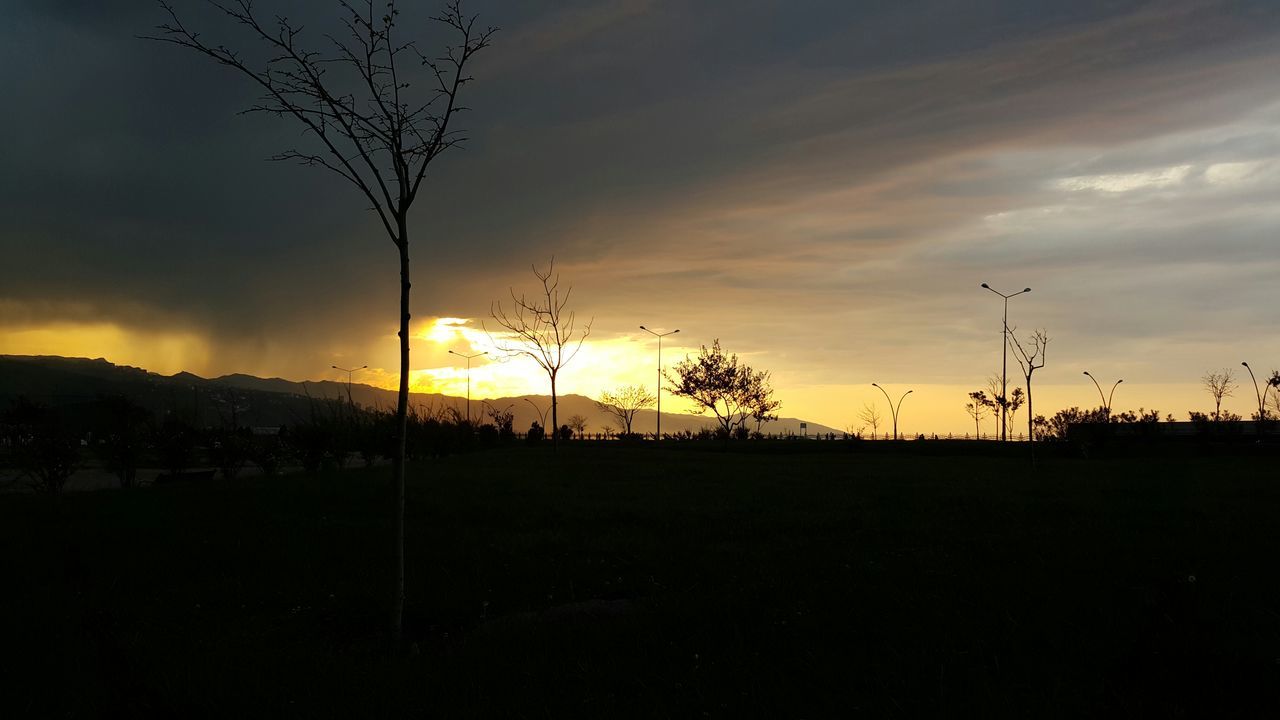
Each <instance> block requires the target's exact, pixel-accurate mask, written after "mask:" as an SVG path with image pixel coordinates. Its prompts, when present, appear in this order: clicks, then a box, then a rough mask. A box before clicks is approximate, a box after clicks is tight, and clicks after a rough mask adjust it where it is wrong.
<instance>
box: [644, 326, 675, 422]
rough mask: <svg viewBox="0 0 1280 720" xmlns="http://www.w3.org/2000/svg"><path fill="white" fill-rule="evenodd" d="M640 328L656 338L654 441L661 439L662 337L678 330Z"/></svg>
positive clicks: (673, 333)
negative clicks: (656, 383)
mask: <svg viewBox="0 0 1280 720" xmlns="http://www.w3.org/2000/svg"><path fill="white" fill-rule="evenodd" d="M640 329H641V330H643V331H645V332H647V333H649V334H650V335H652V336H654V337H656V338H658V429H657V430H656V431H655V432H654V433H653V440H654V442H661V441H662V338H664V337H666V336H668V335H675V334H676V333H678V332H680V331H679V330H671V331H670V332H664V333H657V332H654V331H652V330H650V329H649V328H647V327H645V326H643V325H641V326H640Z"/></svg>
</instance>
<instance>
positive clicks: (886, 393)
mask: <svg viewBox="0 0 1280 720" xmlns="http://www.w3.org/2000/svg"><path fill="white" fill-rule="evenodd" d="M871 385H872V386H873V387H878V388H880V392H882V393H884V399H885V400H887V401H888V402H889V411H890V412H892V413H893V439H894V440H897V439H898V410H900V409H902V401H903V400H906V399H907V396H908V395H910V394H911V393H913V392H915V390H908V391H906V392H904V393H902V397H900V398H898V405H897V407H894V405H893V398H891V397H889V391H888V390H885V389H884V388H882V387H880V385H879V384H877V383H871Z"/></svg>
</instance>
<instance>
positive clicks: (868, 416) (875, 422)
mask: <svg viewBox="0 0 1280 720" xmlns="http://www.w3.org/2000/svg"><path fill="white" fill-rule="evenodd" d="M858 419H860V420H862V422H864V423H866V424H868V425H870V426H871V439H872V440H875V439H876V430H877V429H879V427H880V421H881V420H883V419H884V418H883V417H882V416H881V415H880V411H879V410H878V409H876V404H875V403H874V402H873V403H871V404H870V405H867V404H865V403H864V404H863V405H862V411H861V412H859V413H858Z"/></svg>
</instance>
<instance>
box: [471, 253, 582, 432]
mask: <svg viewBox="0 0 1280 720" xmlns="http://www.w3.org/2000/svg"><path fill="white" fill-rule="evenodd" d="M555 269H556V260H555V258H551V262H550V263H549V264H548V265H547V269H546V271H545V272H544V271H542V270H539V269H538V268H537V267H534V268H533V275H534V277H536V278H538V281H539V282H540V283H541V284H542V290H541V292H539V293H538V294H537V295H535V296H534V297H533V298H532V299H529V298H528V297H527V296H526V295H524V294H523V293H522V294H521V295H520V296H519V297H517V296H516V291H515V290H513V289H512V290H509V292H510V293H511V307H510V308H503V307H502V301H500V300H499V301H496V302H494V303H493V304H492V305H491V306H490V307H489V314H490V315H492V316H493V320H494V322H496V323H497V324H498V325H499V326H500V327H501V328H502V329H503V330H505V331H506V333H505V334H502V335H499V336H497V337H494V335H493V334H492V333H490V334H489V339H490V341H491V342H492V343H493V346H494V347H495V348H497V350H498V352H501V353H503V354H505V355H507V356H508V357H515V356H519V355H523V356H525V357H529V358H532V359H533V361H534V362H536V363H538V366H539V367H541V368H542V369H543V371H544V372H546V373H547V379H549V380H550V381H551V424H552V425H553V426H554V428H553V430H552V433H551V438H552V445H553V446H556V444H557V443H558V442H559V440H558V438H559V435H560V432H559V431H560V418H559V415H558V404H559V403H558V398H557V395H556V379H557V378H558V377H559V375H560V370H561V369H563V368H564V366H565V365H567V364H569V361H571V360H573V358H574V356H576V355H577V354H578V351H579V350H581V349H582V343H583V342H584V341H585V340H586V339H587V336H588V335H590V334H591V321H589V320H588V321H587V324H586V326H585V327H582V328H581V329H580V328H579V327H578V326H577V316H576V314H575V313H574V311H572V310H568V311H566V310H565V307H566V306H567V305H568V304H569V296H570V295H571V294H572V293H573V287H572V286H571V287H569V288H567V289H566V290H565V291H564V294H563V295H561V294H560V276H559V275H557V274H556V273H555ZM481 325H483V323H481ZM485 332H489V329H488V328H487V327H486V328H485ZM575 335H576V336H577V337H576V339H575Z"/></svg>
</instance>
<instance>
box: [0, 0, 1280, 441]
mask: <svg viewBox="0 0 1280 720" xmlns="http://www.w3.org/2000/svg"><path fill="white" fill-rule="evenodd" d="M174 5H175V6H176V7H177V9H178V10H179V12H180V13H182V15H183V17H184V19H186V20H187V21H188V22H189V23H190V24H192V25H193V26H197V27H199V28H201V29H202V30H203V32H204V33H205V34H206V36H207V37H208V38H211V39H216V40H218V41H224V42H226V43H227V44H228V45H230V46H232V47H236V48H243V49H245V50H246V51H248V52H252V49H253V45H252V43H250V42H249V40H248V38H246V37H245V36H244V35H243V34H241V33H240V32H239V31H238V30H237V28H235V27H231V26H228V25H227V24H226V23H224V22H221V21H219V19H218V18H217V17H215V16H213V15H211V14H210V13H209V11H208V8H207V7H206V6H205V5H204V4H203V3H200V2H195V1H194V0H175V2H174ZM256 6H257V7H259V8H261V9H262V10H263V11H264V12H268V13H270V12H279V13H281V14H285V15H288V16H289V17H290V18H291V19H292V20H294V21H296V22H300V23H302V24H304V25H306V26H307V29H306V31H305V32H304V34H303V39H304V41H307V40H308V39H309V40H311V41H314V42H315V43H316V44H317V45H318V46H321V47H323V45H324V42H325V41H324V37H323V36H324V33H325V32H328V31H330V30H331V29H332V28H333V20H334V18H336V17H337V12H336V8H337V4H336V2H335V3H326V2H301V0H294V1H280V2H268V1H267V0H260V2H258V3H256ZM465 8H466V9H467V10H468V11H471V12H475V13H478V14H479V15H480V22H481V23H482V24H483V23H487V24H492V25H495V26H498V27H499V28H500V30H499V32H498V34H496V35H495V36H494V39H493V44H492V47H490V48H488V49H486V50H485V51H484V52H483V53H482V54H481V55H479V56H477V58H476V61H475V65H474V68H473V71H474V72H473V73H472V74H473V77H474V78H475V79H474V82H473V83H472V84H471V85H470V86H468V87H467V88H466V90H467V92H466V95H465V98H464V99H465V103H466V105H467V106H468V107H469V112H467V113H466V114H464V115H463V116H461V121H462V123H463V127H465V129H466V131H467V133H466V134H467V137H468V141H467V143H466V146H465V149H462V150H458V151H451V152H450V153H448V154H446V155H444V156H442V157H441V158H440V159H439V160H438V161H437V162H436V163H435V164H433V165H432V167H431V172H430V175H429V178H428V181H427V185H426V188H425V190H424V196H423V197H422V198H421V199H420V200H419V201H418V203H417V204H416V205H415V210H414V213H413V215H412V217H411V222H412V227H413V240H412V242H413V245H412V248H411V255H412V261H413V271H414V290H413V300H412V313H413V317H414V320H413V329H414V339H413V353H414V354H413V361H412V366H413V368H414V371H413V373H412V375H411V380H412V382H413V386H414V389H417V390H423V391H438V392H448V393H451V394H459V395H460V394H462V393H463V392H465V386H466V370H465V363H464V362H463V361H461V360H459V359H458V358H456V357H454V356H451V355H449V354H448V350H450V349H453V350H456V351H458V352H464V353H470V352H479V351H482V350H486V349H490V348H491V346H492V344H491V339H490V336H489V335H488V334H487V333H486V332H485V328H484V327H483V326H482V323H483V324H484V325H487V326H488V328H489V329H490V330H492V329H493V322H492V320H491V319H490V309H491V303H493V302H494V301H496V300H500V299H503V298H506V297H508V291H509V289H511V288H513V289H515V291H516V292H517V293H519V292H528V291H532V290H534V289H535V284H534V283H535V281H536V279H535V278H534V276H533V274H532V272H531V269H532V268H533V267H534V266H538V267H546V265H547V263H548V262H549V260H550V259H551V258H552V257H554V258H555V266H556V269H557V271H558V272H559V273H560V276H561V281H562V283H563V284H564V285H565V286H569V285H571V286H572V287H573V294H572V303H571V307H573V308H574V309H575V310H576V311H577V313H578V315H579V317H580V318H581V319H583V320H587V319H590V320H591V335H590V337H589V338H588V340H587V342H586V345H585V346H584V349H583V351H582V354H581V355H579V356H578V357H577V358H576V359H575V360H574V361H573V362H572V363H571V364H570V365H569V366H567V367H566V369H565V371H564V373H563V374H562V376H561V381H560V388H559V389H560V391H561V392H575V393H580V394H584V395H590V396H598V395H599V392H600V391H601V390H603V389H608V388H612V387H616V386H618V385H620V384H624V383H645V384H647V385H649V386H650V387H652V386H653V385H654V383H655V381H656V378H655V375H656V372H655V370H656V363H657V360H656V350H657V347H656V343H655V342H654V340H653V338H652V337H650V336H649V335H647V334H646V333H645V332H643V331H642V330H640V329H639V326H640V325H646V326H648V327H650V328H654V329H658V330H671V329H677V328H678V329H679V330H680V331H681V332H680V333H679V334H678V335H675V336H672V337H669V338H668V339H667V340H666V341H665V342H664V346H663V358H662V360H663V364H664V365H666V366H668V367H669V366H670V365H671V364H672V363H674V362H676V361H678V360H679V359H681V358H682V357H684V356H685V355H686V354H688V353H691V352H696V351H697V348H698V347H699V346H700V345H701V344H703V343H706V344H710V343H711V342H712V340H714V339H717V338H718V339H719V340H720V341H721V344H722V345H723V347H724V348H725V349H726V350H728V351H731V352H735V353H737V354H738V355H739V356H740V357H741V359H743V360H744V361H745V362H747V363H748V364H750V365H752V366H753V367H756V368H758V369H764V370H768V371H770V372H771V376H772V380H773V385H774V387H775V390H776V395H777V397H778V399H779V400H781V401H782V408H781V413H782V414H783V415H786V416H791V417H803V418H807V419H810V420H813V421H816V422H821V423H824V424H826V425H830V426H833V427H837V428H846V427H850V426H852V427H853V428H854V429H857V427H858V426H860V425H862V424H863V423H861V422H860V421H859V420H858V417H857V416H858V412H859V411H860V410H861V409H862V408H863V406H864V405H865V404H868V403H872V402H875V403H877V404H878V406H879V408H880V409H881V411H882V412H884V411H885V409H886V404H885V400H884V397H883V396H882V395H881V394H880V392H879V391H878V390H877V389H876V388H874V387H872V386H871V385H870V383H872V382H877V383H879V384H880V385H883V386H885V387H886V388H887V389H888V390H889V391H890V393H891V394H892V395H893V396H894V400H895V401H896V400H897V396H898V395H899V394H901V393H902V392H905V391H906V390H912V391H913V392H912V394H911V395H910V396H909V397H908V399H907V400H906V401H905V403H904V405H903V407H902V412H901V417H900V420H901V423H900V424H901V426H902V427H901V429H902V430H903V431H906V432H912V433H915V432H924V433H934V432H936V433H963V432H966V431H973V421H972V420H971V419H970V418H969V417H968V416H967V415H966V414H965V412H964V408H963V406H964V403H965V402H966V400H967V397H966V395H967V393H968V392H969V391H970V390H974V389H978V388H981V387H984V386H985V385H986V380H987V378H988V377H989V376H990V375H992V374H993V373H996V372H998V371H999V368H1000V365H1001V359H1002V355H1001V350H1002V338H1001V330H1002V324H1001V311H1002V301H1001V299H1000V298H998V297H996V296H995V295H993V294H991V293H989V292H987V291H986V290H983V289H982V288H981V287H980V284H981V283H983V282H986V283H989V284H990V285H991V286H992V287H994V288H996V289H998V290H1001V291H1003V292H1006V293H1010V292H1015V291H1017V290H1019V289H1021V288H1023V287H1031V288H1032V289H1033V290H1032V292H1031V293H1028V294H1024V295H1021V296H1019V297H1016V298H1014V299H1013V300H1011V301H1010V303H1009V324H1010V326H1011V327H1014V328H1015V332H1017V333H1018V334H1019V335H1023V336H1025V335H1026V334H1029V333H1030V332H1031V331H1032V330H1034V329H1037V328H1043V329H1045V331H1046V332H1047V334H1048V335H1049V337H1050V338H1051V341H1050V344H1049V347H1048V354H1047V363H1046V365H1045V367H1044V368H1043V369H1041V370H1039V371H1037V373H1036V374H1035V376H1034V381H1035V384H1034V386H1033V387H1034V397H1035V402H1036V413H1037V414H1051V413H1052V412H1054V411H1056V410H1058V409H1060V408H1063V407H1069V406H1081V407H1086V406H1097V405H1098V404H1099V400H1098V393H1097V390H1096V389H1095V388H1094V386H1093V384H1092V382H1090V380H1089V378H1087V377H1084V376H1083V375H1082V373H1083V371H1085V370H1089V371H1091V372H1092V373H1093V374H1094V375H1095V376H1096V377H1097V378H1098V379H1099V381H1100V382H1101V383H1102V384H1103V385H1104V388H1105V387H1109V386H1110V385H1111V383H1113V382H1114V381H1115V380H1117V379H1121V378H1123V380H1124V383H1123V384H1122V385H1121V386H1120V387H1119V388H1118V389H1117V391H1116V398H1115V402H1114V406H1115V407H1116V408H1117V409H1120V408H1126V409H1127V408H1133V409H1136V408H1138V407H1140V406H1141V407H1145V408H1153V407H1154V408H1158V409H1160V410H1161V411H1162V412H1168V413H1173V414H1175V415H1177V416H1178V417H1179V418H1180V419H1185V416H1186V412H1187V411H1188V410H1191V409H1201V410H1203V409H1206V408H1211V405H1212V401H1211V399H1210V398H1209V395H1208V393H1207V392H1205V391H1204V390H1203V388H1202V387H1201V385H1200V381H1199V379H1200V377H1201V376H1202V375H1204V374H1205V373H1206V372H1207V371H1209V370H1217V369H1219V368H1224V367H1226V368H1233V369H1234V370H1236V371H1237V375H1241V373H1244V368H1242V367H1240V362H1241V361H1249V363H1250V365H1251V366H1252V367H1254V368H1255V369H1256V370H1259V371H1260V372H1261V374H1269V373H1270V371H1271V369H1272V368H1280V335H1278V334H1277V333H1276V327H1277V320H1276V313H1275V311H1276V308H1277V307H1280V282H1277V281H1276V278H1277V275H1278V273H1277V271H1278V270H1280V253H1278V252H1277V249H1278V248H1280V245H1278V243H1277V238H1278V237H1280V236H1278V234H1277V231H1280V205H1277V203H1276V200H1277V197H1280V196H1278V194H1277V191H1280V42H1278V41H1280V4H1276V3H1274V2H1262V1H1259V2H1226V1H1221V2H1219V1H1213V0H1203V1H1202V0H1188V1H1183V0H1165V1H1161V2H1126V1H1123V0H1107V1H1100V2H1086V1H1082V2H1072V3H1061V2H1038V1H1036V0H1010V1H1008V2H1001V1H990V2H981V3H978V2H966V3H962V2H951V1H944V0H919V1H912V0H894V1H893V2H870V1H869V2H858V3H843V2H841V3H837V2H806V1H803V0H792V1H789V2H781V1H777V2H765V1H763V0H742V1H740V2H734V3H720V2H714V3H713V2H693V1H690V0H686V1H683V2H677V1H674V0H671V1H667V0H602V1H600V2H568V1H564V0H557V1H555V2H551V1H547V2H536V1H533V0H470V1H468V2H467V3H466V4H465ZM436 10H438V4H437V3H435V2H412V3H402V11H403V14H402V16H401V21H400V27H401V31H402V32H403V33H405V34H406V35H412V36H414V37H415V38H417V39H418V41H419V42H420V43H421V44H422V45H423V46H428V47H435V46H438V45H439V44H440V42H441V41H442V40H443V36H442V35H441V34H440V33H439V31H438V29H435V28H433V27H432V26H431V23H430V22H429V20H428V16H429V15H431V14H433V13H434V12H435V11H436ZM164 19H165V18H164V16H163V14H162V12H161V11H160V10H159V8H158V7H157V6H156V4H155V3H153V2H149V1H148V0H39V1H37V0H17V1H16V2H8V3H5V4H4V6H3V8H0V96H2V97H4V98H5V99H6V105H7V106H8V108H9V109H8V110H7V111H6V112H4V113H0V136H3V137H4V138H6V141H5V143H4V147H3V152H2V153H0V157H2V158H3V167H4V170H5V171H4V172H3V173H0V251H2V252H3V257H4V258H5V260H4V262H3V263H0V353H7V354H60V355H75V356H87V357H106V358H107V359H109V360H112V361H114V362H117V363H122V364H130V365H137V366H141V367H146V368H148V369H151V370H154V371H157V372H164V373H172V372H177V371H179V370H189V371H192V372H196V373H198V374H202V375H206V376H212V375H219V374H224V373H231V372H245V373H252V374H256V375H261V376H279V377H285V378H289V379H294V380H302V379H321V378H328V379H344V380H345V379H346V375H345V373H339V372H338V371H335V370H332V369H331V366H332V365H340V366H347V367H352V366H357V367H358V366H360V365H365V364H367V365H369V366H370V369H369V370H367V371H362V372H361V373H358V374H356V376H355V379H356V380H357V381H364V382H368V383H370V384H378V385H384V386H392V385H394V383H395V381H396V372H397V368H398V358H397V344H396V338H395V331H396V322H397V309H398V292H399V288H398V284H397V272H398V260H397V255H396V251H395V248H394V246H393V245H392V243H391V242H390V241H389V240H388V239H387V237H386V236H385V234H384V233H383V232H382V230H381V229H380V227H379V226H378V224H377V223H376V220H375V218H374V216H373V215H371V214H370V213H369V212H367V202H362V200H361V198H360V197H359V196H358V194H357V193H356V192H355V191H354V189H353V188H351V187H350V186H348V185H346V184H344V183H343V181H342V180H341V179H340V178H337V177H336V176H332V175H329V174H326V173H324V172H322V171H318V170H316V169H314V168H305V167H300V166H296V165H289V164H284V163H271V162H267V161H266V160H265V159H266V158H268V157H270V156H271V155H273V154H275V153H277V152H279V151H281V150H283V149H287V148H289V147H295V146H298V147H306V145H305V143H306V142H307V141H308V139H307V138H305V137H302V136H301V135H300V133H299V132H298V129H297V128H296V127H294V126H292V125H291V124H290V123H289V122H287V121H281V120H276V119H274V118H270V117H266V116H262V115H255V114H248V115H244V114H240V113H239V111H240V110H242V109H244V108H246V107H248V106H250V105H251V104H253V102H254V100H255V98H256V93H255V92H254V90H253V88H252V87H250V86H249V85H248V84H247V82H246V81H245V80H244V79H243V78H242V77H238V76H236V75H234V74H232V73H231V72H230V71H229V70H227V69H226V68H222V67H218V66H216V65H214V64H212V63H211V62H209V61H208V60H206V59H204V58H201V57H199V56H196V55H194V54H192V53H190V52H189V51H184V50H182V49H180V48H175V47H172V46H167V45H162V44H159V43H153V42H148V41H145V40H142V39H139V38H138V36H139V35H145V34H148V33H149V32H150V31H151V28H152V27H153V26H154V25H156V24H158V23H160V22H162V21H163V20H164ZM1009 365H1010V371H1009V372H1010V375H1011V376H1014V377H1017V372H1016V370H1015V364H1014V361H1013V358H1012V357H1010V358H1009ZM1242 377H1243V384H1242V385H1241V386H1240V388H1239V389H1238V390H1237V391H1236V393H1235V396H1234V397H1231V398H1228V400H1227V403H1226V407H1227V408H1228V409H1231V410H1234V411H1236V412H1239V413H1241V414H1243V415H1247V414H1248V413H1249V412H1250V410H1251V408H1252V407H1256V402H1255V400H1254V392H1253V388H1252V387H1251V386H1250V385H1249V379H1248V376H1247V373H1245V374H1243V375H1242ZM1019 384H1021V383H1019ZM472 392H473V396H474V397H486V396H498V395H511V394H523V393H534V392H541V393H545V392H547V385H546V379H545V376H543V377H541V378H540V377H539V375H538V372H537V369H536V368H535V367H532V366H530V365H529V364H528V363H522V362H519V361H503V362H491V361H488V360H487V359H484V358H482V359H479V360H477V361H475V363H474V364H473V368H472ZM663 405H664V410H673V409H674V410H679V409H685V406H681V405H680V404H679V403H677V402H675V401H674V400H672V399H670V398H666V397H664V403H663ZM985 423H986V425H987V427H984V428H983V430H984V431H985V432H989V431H990V430H991V427H990V421H989V420H988V421H985Z"/></svg>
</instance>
